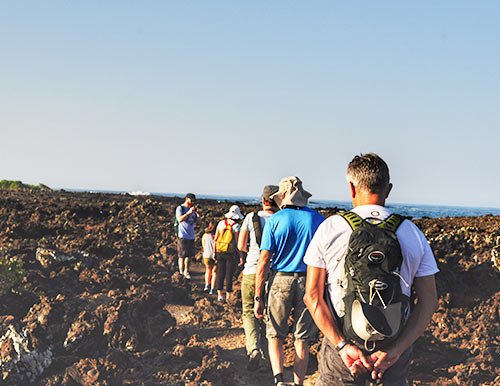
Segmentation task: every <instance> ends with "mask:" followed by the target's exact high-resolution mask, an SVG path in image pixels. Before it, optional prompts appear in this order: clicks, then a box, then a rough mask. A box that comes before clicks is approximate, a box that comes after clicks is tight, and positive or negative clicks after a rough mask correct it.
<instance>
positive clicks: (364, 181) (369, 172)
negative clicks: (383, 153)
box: [347, 153, 389, 193]
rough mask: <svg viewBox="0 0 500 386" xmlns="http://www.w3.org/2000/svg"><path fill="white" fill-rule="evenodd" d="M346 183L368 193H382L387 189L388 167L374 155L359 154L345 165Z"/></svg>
mask: <svg viewBox="0 0 500 386" xmlns="http://www.w3.org/2000/svg"><path fill="white" fill-rule="evenodd" d="M347 181H349V182H352V183H353V185H354V186H355V187H357V188H359V189H361V190H364V191H367V192H370V193H384V192H385V191H386V189H387V188H388V187H389V167H388V166H387V164H386V163H385V161H384V160H383V159H382V158H380V157H379V156H378V155H377V154H375V153H367V154H360V155H357V156H355V157H354V158H353V159H352V161H351V162H349V165H347Z"/></svg>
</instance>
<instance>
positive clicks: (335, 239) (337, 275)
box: [304, 205, 439, 317]
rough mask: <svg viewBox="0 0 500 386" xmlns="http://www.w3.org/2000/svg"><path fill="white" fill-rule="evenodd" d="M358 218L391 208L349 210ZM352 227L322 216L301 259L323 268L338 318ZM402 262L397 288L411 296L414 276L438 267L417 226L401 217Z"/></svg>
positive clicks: (379, 214) (431, 272) (385, 213)
mask: <svg viewBox="0 0 500 386" xmlns="http://www.w3.org/2000/svg"><path fill="white" fill-rule="evenodd" d="M352 211H353V212H354V213H356V214H358V215H359V216H360V217H362V218H367V217H373V218H376V219H379V220H385V219H386V218H387V217H389V216H390V215H391V213H392V212H391V211H390V210H389V209H387V208H386V207H383V206H379V205H361V206H357V207H356V208H354V209H353V210H352ZM351 233H352V229H351V226H350V225H349V224H348V222H347V221H346V220H345V219H344V218H342V217H341V216H338V215H335V216H331V217H329V218H328V219H326V220H325V221H324V222H323V223H322V224H321V225H320V226H319V228H318V230H317V231H316V233H315V234H314V237H313V239H312V241H311V243H310V244H309V248H308V249H307V252H306V255H305V257H304V262H305V263H306V264H307V265H311V266H314V267H318V268H325V269H326V271H327V290H328V292H329V295H330V299H331V300H332V303H333V306H334V308H335V311H336V312H337V314H338V316H339V317H342V316H343V315H344V309H343V308H344V304H343V302H342V298H343V296H344V295H345V292H346V288H347V278H346V277H345V274H344V261H345V259H344V255H345V251H346V249H347V244H348V243H349V237H350V236H351ZM396 236H397V238H398V241H399V244H400V246H401V253H402V255H403V264H402V265H401V272H400V274H401V277H402V280H401V288H402V290H403V293H404V294H405V295H407V296H410V295H411V285H412V283H413V279H414V278H415V277H422V276H429V275H434V274H435V273H437V272H439V269H438V267H437V264H436V260H435V258H434V254H433V253H432V250H431V248H430V246H429V243H428V241H427V239H426V238H425V236H424V235H423V233H422V232H421V231H420V229H418V228H417V226H416V225H415V224H413V223H412V222H411V221H409V220H404V221H403V222H402V223H401V225H400V226H399V227H398V229H397V231H396Z"/></svg>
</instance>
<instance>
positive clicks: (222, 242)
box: [214, 205, 244, 301]
mask: <svg viewBox="0 0 500 386" xmlns="http://www.w3.org/2000/svg"><path fill="white" fill-rule="evenodd" d="M224 217H225V219H224V220H221V221H220V222H219V223H218V224H217V228H216V229H215V237H214V241H215V259H216V260H217V270H216V274H215V288H216V289H217V299H218V300H219V301H226V292H231V291H232V290H233V273H234V271H235V269H236V267H237V266H238V264H239V262H240V258H239V254H238V250H237V248H236V247H237V243H238V234H239V232H240V225H239V224H238V222H237V221H239V220H242V219H243V217H244V216H243V214H242V213H241V210H240V207H239V206H238V205H233V206H231V208H229V211H228V212H227V213H226V214H225V215H224ZM224 283H225V288H224Z"/></svg>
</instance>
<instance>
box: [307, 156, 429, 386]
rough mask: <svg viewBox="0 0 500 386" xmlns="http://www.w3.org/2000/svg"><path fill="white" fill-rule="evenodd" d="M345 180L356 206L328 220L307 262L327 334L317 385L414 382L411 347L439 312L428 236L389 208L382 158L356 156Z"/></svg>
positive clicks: (314, 306) (318, 318)
mask: <svg viewBox="0 0 500 386" xmlns="http://www.w3.org/2000/svg"><path fill="white" fill-rule="evenodd" d="M347 181H348V186H349V190H350V193H351V199H352V204H353V207H354V208H353V209H352V210H351V211H349V212H344V213H340V214H338V215H334V216H331V217H329V218H328V219H327V220H326V221H325V222H323V224H321V226H320V227H319V229H318V231H317V232H316V234H315V235H314V238H313V240H312V241H311V244H310V245H309V248H308V250H307V253H306V256H305V258H304V260H305V262H306V264H307V265H308V270H307V285H306V296H305V297H304V301H305V302H306V304H307V307H308V308H309V310H310V311H311V315H312V317H313V319H314V320H315V322H316V324H317V326H318V327H319V329H320V330H321V331H322V332H323V334H324V336H325V339H324V341H323V345H322V348H321V354H320V363H319V370H320V376H319V378H318V379H317V381H316V385H320V386H326V385H365V382H368V383H370V384H371V383H373V384H375V383H376V384H377V385H379V384H380V385H401V386H403V385H408V381H407V376H408V371H409V367H410V362H411V351H412V350H411V346H412V344H413V342H414V341H415V340H416V339H417V338H418V337H419V336H421V335H422V334H423V333H424V330H425V329H426V328H427V326H428V324H429V322H430V321H431V318H432V314H433V313H434V311H435V309H436V307H437V295H436V284H435V280H434V275H435V274H436V273H437V272H438V268H437V265H436V261H435V259H434V255H433V253H432V251H431V249H430V246H429V243H428V242H427V240H426V239H425V236H424V235H423V234H422V232H421V231H420V230H419V229H418V228H417V227H416V226H415V225H414V224H413V223H412V222H411V221H410V220H408V219H405V218H403V217H402V216H398V215H397V214H392V213H391V211H390V210H389V209H388V208H387V207H386V206H385V200H386V198H387V196H388V195H389V192H390V191H391V188H392V184H391V183H390V181H389V168H388V167H387V164H386V163H385V162H384V160H382V158H380V157H379V156H378V155H376V154H373V153H368V154H362V155H360V156H355V157H354V158H353V160H352V161H351V162H350V163H349V165H348V167H347ZM391 261H392V263H391V264H389V262H391ZM371 275H373V276H371ZM325 283H326V285H325ZM412 285H414V288H415V290H416V295H417V298H418V302H417V303H416V304H415V305H413V309H412V310H411V313H410V307H409V303H410V301H409V300H410V296H411V286H412ZM325 292H326V293H325ZM324 295H327V296H324ZM325 298H326V299H325ZM328 300H330V301H331V303H330V302H329V301H328ZM329 303H330V304H329Z"/></svg>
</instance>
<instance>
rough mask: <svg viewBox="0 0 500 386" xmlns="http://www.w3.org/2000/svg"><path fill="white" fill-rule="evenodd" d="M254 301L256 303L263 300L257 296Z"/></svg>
mask: <svg viewBox="0 0 500 386" xmlns="http://www.w3.org/2000/svg"><path fill="white" fill-rule="evenodd" d="M253 300H255V301H256V302H260V301H261V300H262V298H261V297H260V296H256V297H254V298H253Z"/></svg>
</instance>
